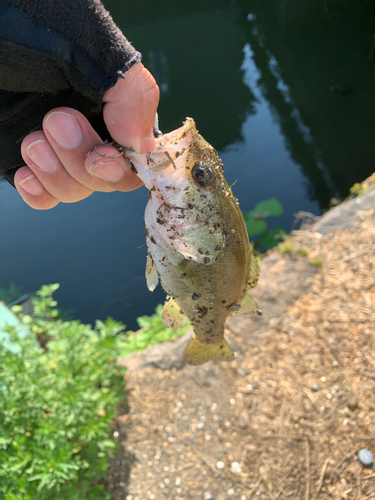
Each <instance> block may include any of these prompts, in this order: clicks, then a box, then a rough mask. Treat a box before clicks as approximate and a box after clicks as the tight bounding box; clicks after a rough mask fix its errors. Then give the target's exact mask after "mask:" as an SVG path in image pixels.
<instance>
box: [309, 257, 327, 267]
mask: <svg viewBox="0 0 375 500" xmlns="http://www.w3.org/2000/svg"><path fill="white" fill-rule="evenodd" d="M323 263H324V261H323V259H322V258H321V257H316V258H315V259H311V260H310V264H311V265H312V266H315V267H321V266H322V265H323Z"/></svg>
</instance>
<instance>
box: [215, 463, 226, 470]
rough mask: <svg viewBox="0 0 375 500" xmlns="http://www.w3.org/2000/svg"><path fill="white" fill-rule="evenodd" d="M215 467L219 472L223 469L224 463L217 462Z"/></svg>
mask: <svg viewBox="0 0 375 500" xmlns="http://www.w3.org/2000/svg"><path fill="white" fill-rule="evenodd" d="M216 467H217V468H218V469H219V470H221V469H224V467H225V464H224V462H221V461H219V462H217V463H216Z"/></svg>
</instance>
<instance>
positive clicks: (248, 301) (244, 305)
mask: <svg viewBox="0 0 375 500" xmlns="http://www.w3.org/2000/svg"><path fill="white" fill-rule="evenodd" d="M228 310H229V311H231V312H232V314H231V315H235V314H254V313H256V312H257V311H259V307H258V304H257V303H256V301H255V300H254V299H253V298H252V296H251V295H250V294H249V293H248V292H247V291H246V293H245V295H244V297H243V299H242V301H241V303H240V304H234V305H233V306H230V307H228Z"/></svg>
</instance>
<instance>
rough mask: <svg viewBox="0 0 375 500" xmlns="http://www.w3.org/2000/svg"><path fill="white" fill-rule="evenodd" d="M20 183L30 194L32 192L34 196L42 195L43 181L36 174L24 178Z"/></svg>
mask: <svg viewBox="0 0 375 500" xmlns="http://www.w3.org/2000/svg"><path fill="white" fill-rule="evenodd" d="M19 185H20V186H21V187H22V189H24V190H25V191H27V192H28V193H29V194H32V195H33V196H40V195H41V194H42V193H43V191H44V187H43V185H42V183H41V182H39V180H38V179H37V178H36V177H35V175H33V174H31V175H29V176H28V177H26V178H25V179H22V181H20V182H19Z"/></svg>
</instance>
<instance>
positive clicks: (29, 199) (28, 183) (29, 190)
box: [14, 166, 59, 210]
mask: <svg viewBox="0 0 375 500" xmlns="http://www.w3.org/2000/svg"><path fill="white" fill-rule="evenodd" d="M14 184H15V186H16V188H17V190H18V192H19V194H20V195H21V197H22V199H23V200H24V201H25V202H26V203H27V204H28V205H30V207H32V208H35V209H36V210H47V209H49V208H53V207H55V206H56V205H57V204H58V203H59V201H58V200H57V199H56V198H54V197H53V196H52V195H51V194H50V193H49V192H48V191H47V190H46V189H45V188H44V187H43V184H42V183H41V182H40V181H39V180H38V178H37V177H36V176H35V175H34V174H33V172H32V170H31V169H30V168H29V167H26V166H25V167H21V168H19V169H18V170H17V172H16V174H15V176H14Z"/></svg>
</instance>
